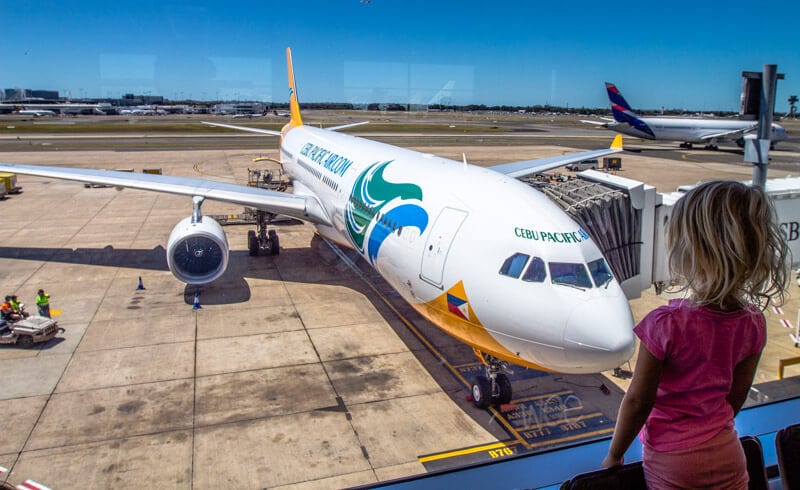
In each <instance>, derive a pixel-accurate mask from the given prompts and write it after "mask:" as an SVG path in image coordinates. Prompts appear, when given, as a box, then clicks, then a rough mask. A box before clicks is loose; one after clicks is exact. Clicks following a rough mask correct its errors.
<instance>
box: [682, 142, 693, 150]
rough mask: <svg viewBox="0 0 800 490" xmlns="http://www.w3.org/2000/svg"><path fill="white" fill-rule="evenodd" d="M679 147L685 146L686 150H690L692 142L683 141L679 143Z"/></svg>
mask: <svg viewBox="0 0 800 490" xmlns="http://www.w3.org/2000/svg"><path fill="white" fill-rule="evenodd" d="M681 148H685V149H687V150H691V149H692V144H691V143H689V142H688V141H684V142H683V143H681Z"/></svg>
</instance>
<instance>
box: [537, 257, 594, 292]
mask: <svg viewBox="0 0 800 490" xmlns="http://www.w3.org/2000/svg"><path fill="white" fill-rule="evenodd" d="M548 266H549V268H550V278H551V280H552V281H553V283H554V284H563V285H565V286H573V287H577V288H582V289H583V288H591V287H592V281H591V280H590V279H589V273H588V272H586V267H585V266H584V265H583V264H570V263H565V262H550V263H549V264H548Z"/></svg>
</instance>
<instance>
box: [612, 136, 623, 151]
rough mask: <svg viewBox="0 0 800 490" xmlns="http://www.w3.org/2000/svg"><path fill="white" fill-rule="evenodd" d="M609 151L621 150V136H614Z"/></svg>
mask: <svg viewBox="0 0 800 490" xmlns="http://www.w3.org/2000/svg"><path fill="white" fill-rule="evenodd" d="M611 149H612V150H622V149H623V148H622V135H621V134H618V135H616V136H614V141H612V142H611Z"/></svg>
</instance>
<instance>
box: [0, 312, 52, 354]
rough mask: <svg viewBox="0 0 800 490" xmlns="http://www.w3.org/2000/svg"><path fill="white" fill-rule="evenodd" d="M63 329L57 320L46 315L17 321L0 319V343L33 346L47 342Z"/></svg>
mask: <svg viewBox="0 0 800 490" xmlns="http://www.w3.org/2000/svg"><path fill="white" fill-rule="evenodd" d="M63 331H64V329H63V328H59V326H58V322H57V321H55V320H53V319H52V318H47V317H44V316H29V317H28V318H25V319H22V320H19V321H16V322H8V321H6V320H0V344H12V345H18V346H20V347H31V346H32V345H34V344H39V343H42V342H47V341H49V340H51V339H52V338H53V337H55V336H56V334H58V333H59V332H63Z"/></svg>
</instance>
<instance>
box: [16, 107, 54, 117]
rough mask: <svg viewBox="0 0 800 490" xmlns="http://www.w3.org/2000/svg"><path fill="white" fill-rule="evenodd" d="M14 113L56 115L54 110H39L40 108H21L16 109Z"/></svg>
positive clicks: (22, 114) (37, 115)
mask: <svg viewBox="0 0 800 490" xmlns="http://www.w3.org/2000/svg"><path fill="white" fill-rule="evenodd" d="M14 114H17V115H19V116H33V117H55V115H56V113H55V112H53V111H47V110H38V109H20V110H16V111H14Z"/></svg>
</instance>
